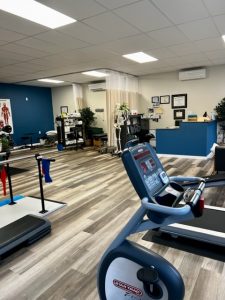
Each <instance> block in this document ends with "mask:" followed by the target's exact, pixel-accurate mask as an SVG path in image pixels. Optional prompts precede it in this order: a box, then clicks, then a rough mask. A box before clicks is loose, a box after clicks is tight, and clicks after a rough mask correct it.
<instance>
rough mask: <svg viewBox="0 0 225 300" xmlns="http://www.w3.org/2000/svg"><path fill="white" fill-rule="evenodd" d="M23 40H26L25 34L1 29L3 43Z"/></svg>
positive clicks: (0, 34) (0, 37)
mask: <svg viewBox="0 0 225 300" xmlns="http://www.w3.org/2000/svg"><path fill="white" fill-rule="evenodd" d="M23 38H26V36H25V35H23V34H20V33H17V32H14V31H10V30H5V29H3V28H0V40H1V41H6V42H13V41H16V40H20V39H23Z"/></svg>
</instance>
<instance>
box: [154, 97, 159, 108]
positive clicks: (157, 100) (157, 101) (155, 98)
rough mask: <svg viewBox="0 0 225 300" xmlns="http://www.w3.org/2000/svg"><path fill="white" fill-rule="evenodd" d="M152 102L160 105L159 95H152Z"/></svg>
mask: <svg viewBox="0 0 225 300" xmlns="http://www.w3.org/2000/svg"><path fill="white" fill-rule="evenodd" d="M152 104H153V106H159V104H160V100H159V96H153V97H152Z"/></svg>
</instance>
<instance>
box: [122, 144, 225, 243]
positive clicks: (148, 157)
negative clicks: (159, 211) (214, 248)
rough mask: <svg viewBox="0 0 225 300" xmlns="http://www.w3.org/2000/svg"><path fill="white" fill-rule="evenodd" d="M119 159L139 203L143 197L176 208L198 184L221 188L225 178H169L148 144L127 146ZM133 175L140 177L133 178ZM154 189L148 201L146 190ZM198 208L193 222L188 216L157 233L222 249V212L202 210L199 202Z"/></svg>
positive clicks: (224, 211)
mask: <svg viewBox="0 0 225 300" xmlns="http://www.w3.org/2000/svg"><path fill="white" fill-rule="evenodd" d="M127 153H130V154H129V155H128V154H127ZM122 159H123V163H124V166H125V169H126V171H127V174H128V176H129V178H130V180H131V182H132V184H133V186H134V188H135V190H136V192H137V194H138V195H139V197H140V199H143V198H145V197H147V198H148V201H149V202H153V203H154V202H156V203H159V204H161V205H165V206H172V207H174V206H176V207H177V206H179V205H180V203H181V202H182V201H185V202H186V203H188V200H189V199H190V198H191V196H192V195H193V193H194V192H195V190H196V189H197V190H198V186H199V181H202V182H203V183H204V187H205V188H209V187H215V186H216V187H218V186H222V185H223V186H224V185H225V178H224V177H221V176H217V175H216V176H215V177H213V176H212V177H207V178H199V177H182V176H173V177H169V176H168V175H167V174H166V171H165V170H164V168H163V166H162V164H161V163H160V161H159V159H158V157H157V155H156V153H155V151H154V149H153V148H152V147H151V145H149V144H148V143H143V144H137V142H136V143H135V141H130V142H128V143H127V144H126V147H125V149H124V154H123V156H122ZM137 172H138V174H139V175H140V176H137ZM155 186H156V187H157V190H158V191H159V192H158V194H154V197H151V193H150V190H154V187H155ZM200 205H201V207H199V208H198V209H199V211H198V212H197V215H195V218H194V217H193V216H190V217H189V218H186V219H183V221H180V220H179V224H178V223H173V224H170V225H166V226H164V227H162V228H161V227H159V228H158V229H159V231H160V232H165V233H169V234H170V235H171V236H172V237H178V236H182V237H186V238H189V239H194V240H198V241H202V242H206V243H210V244H215V245H219V246H225V209H224V208H220V207H215V206H205V208H204V209H203V207H204V199H203V198H202V201H201V203H200Z"/></svg>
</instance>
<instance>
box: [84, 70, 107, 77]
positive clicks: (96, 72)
mask: <svg viewBox="0 0 225 300" xmlns="http://www.w3.org/2000/svg"><path fill="white" fill-rule="evenodd" d="M82 74H84V75H88V76H94V77H106V76H108V74H107V73H104V72H100V71H87V72H82Z"/></svg>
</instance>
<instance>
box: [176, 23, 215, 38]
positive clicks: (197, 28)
mask: <svg viewBox="0 0 225 300" xmlns="http://www.w3.org/2000/svg"><path fill="white" fill-rule="evenodd" d="M178 28H179V29H180V30H181V31H182V32H183V33H184V34H185V35H186V36H187V37H188V38H189V39H190V40H192V41H197V40H203V39H207V38H213V37H218V36H219V35H220V34H219V31H218V30H217V28H216V26H215V24H214V22H213V21H212V19H211V18H207V19H203V20H197V21H194V22H191V23H185V24H181V25H178Z"/></svg>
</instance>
